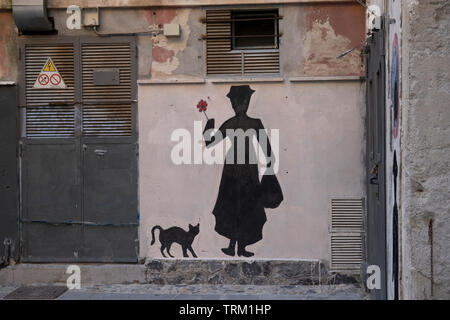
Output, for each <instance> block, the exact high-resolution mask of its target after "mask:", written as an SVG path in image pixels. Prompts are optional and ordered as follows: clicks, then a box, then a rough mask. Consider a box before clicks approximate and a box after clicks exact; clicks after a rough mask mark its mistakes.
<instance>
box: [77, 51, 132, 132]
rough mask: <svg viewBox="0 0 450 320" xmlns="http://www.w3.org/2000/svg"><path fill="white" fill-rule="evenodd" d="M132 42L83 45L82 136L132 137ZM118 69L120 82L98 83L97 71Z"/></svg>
mask: <svg viewBox="0 0 450 320" xmlns="http://www.w3.org/2000/svg"><path fill="white" fill-rule="evenodd" d="M130 50H131V49H130V44H129V43H123V44H121V43H115V44H96V43H84V44H83V45H82V65H83V70H82V73H83V75H82V77H83V85H82V88H83V89H82V90H83V94H82V96H83V121H82V126H83V135H85V136H130V135H131V132H132V114H131V60H130ZM104 68H116V69H119V73H120V81H119V84H118V85H95V83H94V71H95V70H99V69H104Z"/></svg>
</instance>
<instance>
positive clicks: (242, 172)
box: [203, 85, 283, 257]
mask: <svg viewBox="0 0 450 320" xmlns="http://www.w3.org/2000/svg"><path fill="white" fill-rule="evenodd" d="M253 93H254V90H252V89H251V88H250V87H249V86H248V85H245V86H232V87H231V88H230V92H229V93H228V95H227V97H228V98H229V99H230V101H231V105H232V107H233V109H234V112H235V113H236V115H235V116H234V117H232V118H230V119H228V120H226V121H225V122H224V123H223V124H222V125H221V126H220V128H219V132H220V133H221V134H215V135H213V136H211V130H210V129H213V128H214V119H209V120H208V121H207V123H206V127H205V130H204V132H203V135H204V138H205V142H206V146H207V147H211V146H212V145H215V144H217V143H218V142H220V140H221V139H225V138H226V137H228V138H229V139H230V141H231V148H230V149H229V151H228V153H227V155H226V160H225V164H224V168H223V172H222V179H221V182H220V187H219V193H218V196H217V200H216V204H215V206H214V210H213V214H214V216H215V218H216V226H215V231H216V232H217V233H219V234H220V235H222V236H224V237H226V238H228V239H230V243H229V246H228V248H223V249H222V252H223V253H225V254H226V255H229V256H234V255H235V253H236V251H235V250H236V249H235V248H236V244H237V254H238V256H243V257H251V256H253V255H254V254H253V253H252V252H249V251H247V250H246V249H245V248H246V246H248V245H251V244H253V243H256V242H258V241H259V240H261V239H262V229H263V226H264V224H265V222H266V220H267V219H266V213H265V210H264V209H265V208H276V207H278V206H279V205H280V203H281V202H282V200H283V194H282V191H281V187H280V185H279V183H278V180H277V178H276V176H275V175H274V171H273V167H274V161H275V159H274V157H273V156H272V154H271V153H272V152H271V147H270V143H269V141H268V138H267V136H266V135H265V134H264V131H263V129H264V126H263V124H262V122H261V120H260V119H254V118H250V117H249V116H248V115H247V109H248V106H249V103H250V98H251V95H252V94H253ZM239 129H241V130H240V131H236V130H239ZM260 130H261V131H260ZM237 132H241V134H236V133H237ZM244 132H245V134H242V133H244ZM255 135H256V139H257V141H258V142H259V144H260V145H261V147H262V149H263V151H264V153H265V156H266V159H267V161H268V162H270V164H269V165H268V169H267V170H266V174H265V175H264V176H263V178H262V179H261V181H260V180H259V175H258V163H257V161H255V160H256V151H255V149H254V147H253V144H252V141H253V137H254V136H255ZM241 138H243V139H245V144H244V143H242V141H243V139H241ZM263 139H266V141H263ZM238 140H240V141H241V143H240V144H241V145H242V146H245V148H240V147H239V143H238ZM262 142H263V143H262ZM264 142H265V143H264ZM241 149H243V150H241ZM242 152H243V153H242ZM239 154H241V156H242V157H240V156H239Z"/></svg>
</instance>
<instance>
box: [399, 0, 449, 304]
mask: <svg viewBox="0 0 450 320" xmlns="http://www.w3.org/2000/svg"><path fill="white" fill-rule="evenodd" d="M402 12H403V40H402V57H403V61H402V69H403V111H402V138H401V139H402V159H401V161H402V169H401V175H402V178H401V180H402V183H401V198H402V200H401V201H402V207H403V209H402V215H403V217H402V264H403V266H402V296H403V298H405V299H432V298H434V299H449V298H450V263H449V261H450V246H449V244H450V214H449V213H450V202H449V194H450V169H449V168H450V112H449V101H450V87H449V83H450V79H449V74H450V61H449V56H450V52H449V51H450V49H449V40H450V39H449V33H448V30H449V24H450V18H449V13H450V4H449V2H448V1H405V2H404V3H403V8H402ZM430 219H433V232H432V237H431V234H430V232H429V223H430ZM431 239H432V243H433V247H432V246H431V241H430V240H431ZM431 252H433V254H432V255H431ZM431 257H432V260H431ZM431 271H433V272H431ZM432 292H433V295H432Z"/></svg>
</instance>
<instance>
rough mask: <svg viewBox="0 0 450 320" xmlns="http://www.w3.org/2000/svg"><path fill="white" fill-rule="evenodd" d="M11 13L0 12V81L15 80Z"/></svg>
mask: <svg viewBox="0 0 450 320" xmlns="http://www.w3.org/2000/svg"><path fill="white" fill-rule="evenodd" d="M15 26H16V25H15V24H14V20H13V17H12V14H11V12H8V11H0V81H16V80H17V32H16V30H15Z"/></svg>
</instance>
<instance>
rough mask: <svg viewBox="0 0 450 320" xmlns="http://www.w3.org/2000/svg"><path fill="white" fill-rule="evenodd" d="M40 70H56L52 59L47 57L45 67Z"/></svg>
mask: <svg viewBox="0 0 450 320" xmlns="http://www.w3.org/2000/svg"><path fill="white" fill-rule="evenodd" d="M42 71H45V72H54V71H56V69H55V66H54V65H53V63H52V60H51V59H50V58H48V60H47V63H46V64H45V67H44V69H43V70H42Z"/></svg>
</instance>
